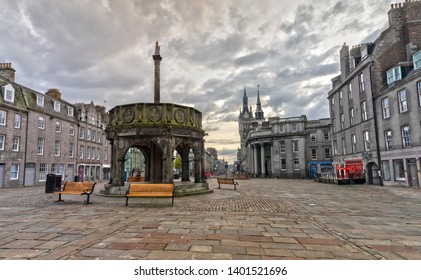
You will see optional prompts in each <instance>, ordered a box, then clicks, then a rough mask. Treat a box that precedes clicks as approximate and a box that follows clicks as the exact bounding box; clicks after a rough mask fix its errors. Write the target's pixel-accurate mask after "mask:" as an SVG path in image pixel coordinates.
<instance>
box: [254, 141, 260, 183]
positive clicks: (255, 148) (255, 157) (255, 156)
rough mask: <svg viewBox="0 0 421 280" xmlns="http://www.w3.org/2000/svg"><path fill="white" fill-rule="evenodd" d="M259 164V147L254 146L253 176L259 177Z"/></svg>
mask: <svg viewBox="0 0 421 280" xmlns="http://www.w3.org/2000/svg"><path fill="white" fill-rule="evenodd" d="M258 167H259V166H258V164H257V145H254V146H253V175H255V176H257V175H259V174H258V173H259V168H258Z"/></svg>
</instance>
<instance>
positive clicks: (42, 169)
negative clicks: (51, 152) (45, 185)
mask: <svg viewBox="0 0 421 280" xmlns="http://www.w3.org/2000/svg"><path fill="white" fill-rule="evenodd" d="M47 172H48V164H46V163H40V164H39V180H40V181H45V180H46V179H47Z"/></svg>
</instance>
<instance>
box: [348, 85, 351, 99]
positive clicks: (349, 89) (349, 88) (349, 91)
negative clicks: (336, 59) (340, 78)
mask: <svg viewBox="0 0 421 280" xmlns="http://www.w3.org/2000/svg"><path fill="white" fill-rule="evenodd" d="M351 99H352V86H351V83H349V84H348V100H351Z"/></svg>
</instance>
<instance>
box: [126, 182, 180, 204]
mask: <svg viewBox="0 0 421 280" xmlns="http://www.w3.org/2000/svg"><path fill="white" fill-rule="evenodd" d="M129 197H171V198H172V202H171V206H174V184H135V183H132V184H130V185H129V189H128V190H127V193H126V206H128V205H129Z"/></svg>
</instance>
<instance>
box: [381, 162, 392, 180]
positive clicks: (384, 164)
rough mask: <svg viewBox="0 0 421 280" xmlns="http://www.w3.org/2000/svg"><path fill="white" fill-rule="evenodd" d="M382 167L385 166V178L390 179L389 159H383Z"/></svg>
mask: <svg viewBox="0 0 421 280" xmlns="http://www.w3.org/2000/svg"><path fill="white" fill-rule="evenodd" d="M382 167H383V180H385V181H390V179H391V176H390V163H389V161H388V160H383V161H382Z"/></svg>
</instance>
